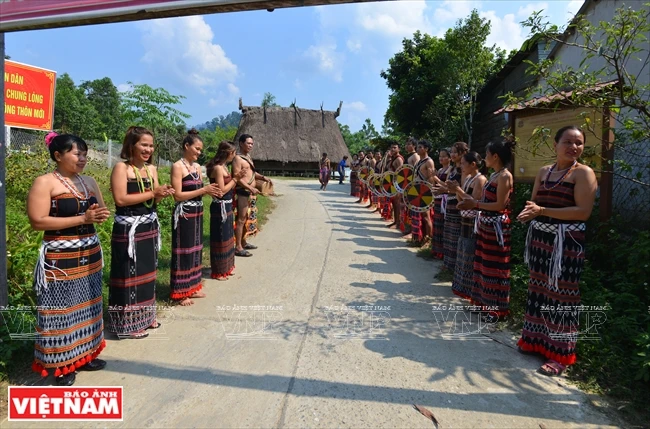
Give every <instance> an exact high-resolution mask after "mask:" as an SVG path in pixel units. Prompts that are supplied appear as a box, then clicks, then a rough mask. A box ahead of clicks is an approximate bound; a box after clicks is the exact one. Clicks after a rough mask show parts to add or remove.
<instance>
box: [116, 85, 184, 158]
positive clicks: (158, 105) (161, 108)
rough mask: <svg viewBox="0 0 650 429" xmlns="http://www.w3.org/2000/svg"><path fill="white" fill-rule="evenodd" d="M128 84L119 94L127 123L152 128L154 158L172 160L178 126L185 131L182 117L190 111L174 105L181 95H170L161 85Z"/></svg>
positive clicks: (175, 153)
mask: <svg viewBox="0 0 650 429" xmlns="http://www.w3.org/2000/svg"><path fill="white" fill-rule="evenodd" d="M129 85H131V89H130V90H129V91H126V92H125V93H124V94H123V104H122V105H123V109H124V120H125V122H126V123H127V124H130V125H140V126H143V127H146V128H148V129H150V130H151V131H153V132H154V134H155V135H156V145H157V151H156V152H157V154H158V159H159V160H160V159H161V158H162V159H167V160H174V159H176V158H178V157H179V156H180V142H179V141H178V138H179V135H178V134H179V131H178V130H179V127H182V129H183V133H182V134H184V133H185V131H186V130H185V129H184V128H185V119H187V118H189V117H190V115H188V114H187V113H184V112H182V111H180V110H178V109H177V108H175V107H174V106H176V105H178V104H180V102H181V100H183V99H184V98H185V97H184V96H182V95H172V94H170V93H169V92H168V91H167V90H166V89H164V88H152V87H150V86H149V85H147V84H141V85H133V84H132V83H131V82H129Z"/></svg>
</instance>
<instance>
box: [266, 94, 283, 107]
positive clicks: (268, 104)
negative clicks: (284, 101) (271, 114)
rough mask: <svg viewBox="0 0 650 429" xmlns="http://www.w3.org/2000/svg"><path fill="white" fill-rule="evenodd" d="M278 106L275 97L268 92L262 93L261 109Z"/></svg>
mask: <svg viewBox="0 0 650 429" xmlns="http://www.w3.org/2000/svg"><path fill="white" fill-rule="evenodd" d="M278 106H279V104H277V103H276V102H275V95H273V94H271V93H270V92H265V93H264V98H262V107H278Z"/></svg>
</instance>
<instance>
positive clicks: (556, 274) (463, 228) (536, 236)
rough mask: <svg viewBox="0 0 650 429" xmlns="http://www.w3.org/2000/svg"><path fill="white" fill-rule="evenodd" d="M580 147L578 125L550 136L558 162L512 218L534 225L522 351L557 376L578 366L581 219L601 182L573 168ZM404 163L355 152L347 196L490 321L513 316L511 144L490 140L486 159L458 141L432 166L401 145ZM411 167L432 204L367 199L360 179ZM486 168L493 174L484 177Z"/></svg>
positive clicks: (411, 145) (425, 152)
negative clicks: (435, 264)
mask: <svg viewBox="0 0 650 429" xmlns="http://www.w3.org/2000/svg"><path fill="white" fill-rule="evenodd" d="M585 143H586V136H585V133H584V132H583V131H582V130H581V129H580V128H579V127H576V126H566V127H563V128H561V129H559V130H558V131H557V133H556V135H555V138H554V148H555V152H556V160H555V163H554V164H553V165H547V166H544V167H542V168H541V169H540V171H539V173H538V174H537V177H536V178H535V183H534V186H533V190H532V195H531V197H530V201H527V202H526V204H525V207H524V209H523V210H522V211H521V213H519V215H518V216H517V218H516V219H517V220H518V221H520V222H530V225H529V229H528V234H527V237H526V243H525V245H526V247H525V249H526V251H525V255H524V256H525V261H526V263H527V264H528V267H529V270H530V280H529V283H528V299H527V301H526V309H525V319H524V327H523V331H522V335H521V338H520V339H519V341H518V347H519V351H520V352H522V353H531V354H538V355H542V356H543V357H544V358H545V359H546V361H545V363H544V364H543V365H541V367H540V368H539V372H540V373H542V374H545V375H548V376H558V375H560V374H562V372H563V371H564V370H565V369H566V367H567V366H568V365H571V364H573V363H575V361H576V343H577V337H578V331H577V329H578V320H579V314H580V288H579V281H580V273H581V271H582V268H583V265H584V258H585V221H586V220H587V219H588V218H589V216H590V215H591V212H592V209H593V205H594V201H595V196H596V190H597V187H598V183H597V180H596V175H595V174H594V172H593V170H592V169H591V168H590V167H588V166H587V165H584V164H581V163H580V162H579V159H580V156H581V155H582V153H583V151H584V148H585ZM405 146H406V147H405V149H406V151H407V156H406V158H405V157H404V156H402V155H401V154H400V146H399V144H398V143H397V142H393V143H392V145H391V147H390V151H388V152H386V154H385V155H384V156H382V153H381V152H380V151H377V152H375V153H374V154H373V153H369V154H365V153H364V152H359V153H358V154H355V155H354V156H353V159H352V163H351V170H352V171H351V177H350V186H351V192H350V195H352V196H354V197H356V198H358V200H357V201H356V202H357V203H365V202H369V204H368V205H367V206H366V207H368V208H374V209H375V210H374V211H376V212H379V213H380V214H381V216H382V217H383V218H384V219H386V220H387V221H392V223H390V224H389V225H388V227H396V228H398V229H400V230H401V231H402V233H403V235H404V236H405V237H407V238H408V239H410V240H411V242H412V243H413V244H414V245H416V246H422V247H425V246H426V247H428V246H430V248H431V252H432V254H433V256H434V258H437V259H440V260H442V267H441V269H442V270H446V271H449V272H451V273H453V281H452V291H453V292H454V293H455V294H456V295H458V296H460V297H462V298H464V299H467V300H469V301H470V302H471V303H472V304H473V307H471V308H476V309H477V311H479V312H480V313H481V314H482V317H483V320H484V321H485V322H487V323H494V322H496V321H497V320H499V319H500V318H504V317H506V316H508V314H509V302H510V236H511V234H510V232H511V225H512V218H511V206H510V204H511V198H512V192H513V176H512V174H511V173H510V171H508V165H509V164H510V161H511V159H512V156H513V149H514V146H515V142H514V141H511V140H504V141H494V142H491V143H489V144H488V145H487V148H486V153H485V158H484V159H483V158H482V157H481V156H480V155H479V154H478V153H476V152H473V151H470V150H469V148H468V145H467V144H466V143H464V142H457V143H455V144H454V145H453V146H452V147H451V148H450V149H442V150H440V151H439V153H438V161H439V165H438V168H436V166H435V164H434V161H433V159H432V158H431V157H430V156H429V152H430V151H431V144H430V143H429V142H428V141H426V140H421V141H417V140H416V139H413V138H409V139H408V140H407V141H406V145H405ZM405 163H406V164H408V165H410V166H411V167H412V169H413V172H414V173H413V177H414V179H413V180H418V181H423V182H428V183H429V184H430V185H431V187H432V189H433V194H434V195H435V197H434V204H433V207H432V208H431V209H430V210H429V211H427V212H424V213H421V212H418V211H413V210H411V209H409V208H408V207H407V205H406V204H405V202H406V199H405V198H404V195H403V194H400V193H399V192H398V193H397V194H396V195H395V196H394V197H386V196H382V195H379V194H377V193H373V192H371V191H370V189H369V187H368V186H367V185H366V184H364V182H363V181H362V180H360V178H359V177H360V176H359V175H360V173H361V172H362V171H364V174H367V172H368V171H369V170H372V171H374V173H375V174H383V173H384V172H386V171H392V172H396V171H398V169H400V167H402V165H404V164H405ZM486 169H490V170H491V171H492V172H491V174H489V175H488V174H487V172H486Z"/></svg>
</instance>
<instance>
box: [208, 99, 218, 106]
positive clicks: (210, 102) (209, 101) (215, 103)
mask: <svg viewBox="0 0 650 429" xmlns="http://www.w3.org/2000/svg"><path fill="white" fill-rule="evenodd" d="M208 104H209V105H210V107H217V106H218V105H219V100H217V99H216V98H211V99H209V100H208Z"/></svg>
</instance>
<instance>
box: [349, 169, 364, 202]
mask: <svg viewBox="0 0 650 429" xmlns="http://www.w3.org/2000/svg"><path fill="white" fill-rule="evenodd" d="M359 185H360V183H359V176H358V175H357V172H356V171H351V172H350V195H351V196H353V197H357V198H359V197H360V196H361V188H360V186H359Z"/></svg>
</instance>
